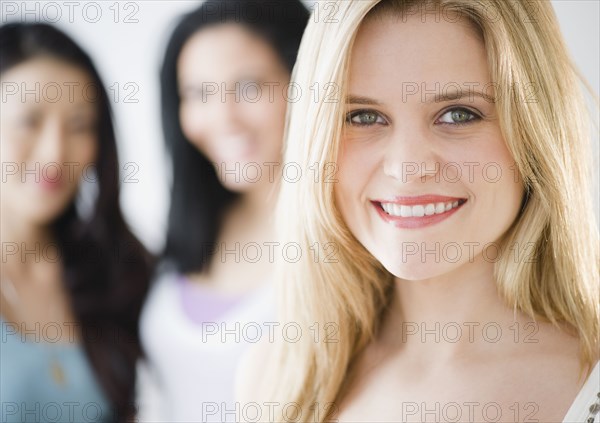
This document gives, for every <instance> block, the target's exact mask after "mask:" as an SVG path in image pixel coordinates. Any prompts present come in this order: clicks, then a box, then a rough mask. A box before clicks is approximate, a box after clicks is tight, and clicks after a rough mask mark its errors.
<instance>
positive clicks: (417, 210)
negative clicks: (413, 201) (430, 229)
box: [412, 205, 425, 217]
mask: <svg viewBox="0 0 600 423" xmlns="http://www.w3.org/2000/svg"><path fill="white" fill-rule="evenodd" d="M412 214H413V216H414V217H423V216H425V207H423V206H421V205H418V206H413V208H412Z"/></svg>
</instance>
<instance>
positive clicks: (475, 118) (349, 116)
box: [345, 107, 482, 127]
mask: <svg viewBox="0 0 600 423" xmlns="http://www.w3.org/2000/svg"><path fill="white" fill-rule="evenodd" d="M452 112H466V113H467V114H469V115H470V116H471V117H470V118H469V119H468V120H467V121H465V122H455V123H449V122H439V120H440V119H441V118H442V117H443V116H445V115H446V114H448V113H452ZM365 113H373V114H375V115H377V120H379V118H383V116H382V115H381V113H379V112H376V111H375V110H370V109H361V110H354V111H352V112H349V113H347V114H346V121H345V122H346V124H349V125H352V126H358V127H366V126H372V125H375V124H380V125H381V123H378V122H375V123H356V122H352V119H353V118H355V117H356V116H359V115H361V114H365ZM383 119H384V120H385V118H383ZM481 119H482V117H481V115H479V114H478V113H476V112H474V111H472V110H470V109H467V108H465V107H452V108H450V109H446V110H444V111H443V112H442V113H441V114H440V116H439V117H438V118H437V119H436V121H435V123H437V124H438V125H449V126H464V125H470V124H472V123H474V122H477V121H479V120H481ZM386 123H387V122H386Z"/></svg>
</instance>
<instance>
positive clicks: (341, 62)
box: [238, 0, 600, 422]
mask: <svg viewBox="0 0 600 423" xmlns="http://www.w3.org/2000/svg"><path fill="white" fill-rule="evenodd" d="M330 5H331V7H330V8H329V10H328V13H327V16H325V14H324V13H322V12H323V8H321V9H317V12H321V16H320V17H317V16H316V15H313V18H315V19H312V20H311V23H310V25H309V26H308V29H307V32H306V33H305V37H304V38H303V41H302V45H301V49H300V55H299V61H298V64H297V66H296V68H295V71H294V72H295V73H294V80H295V81H296V83H297V84H299V86H301V87H302V86H306V87H312V86H315V84H321V86H323V85H324V84H327V83H333V84H334V85H333V86H334V87H336V88H338V89H339V91H338V92H337V93H336V94H337V96H338V100H339V101H328V100H329V99H327V98H325V97H322V98H320V99H317V100H318V101H315V98H314V97H312V96H311V97H303V98H302V99H301V100H300V101H298V102H297V103H295V104H293V105H292V107H291V110H289V122H288V127H287V129H286V131H287V147H286V148H287V150H286V160H287V161H288V162H296V163H298V164H300V165H301V166H302V167H303V168H305V169H306V168H309V167H310V166H314V163H319V164H320V167H321V169H322V170H323V171H324V172H323V173H322V174H321V175H320V176H322V177H321V178H317V179H315V178H312V177H311V178H303V179H302V180H301V181H298V182H295V183H285V182H284V183H283V187H282V191H281V194H280V199H279V201H280V202H279V207H280V208H279V210H278V211H279V218H280V230H281V234H282V237H283V241H287V242H292V241H294V242H299V243H301V245H302V247H303V248H304V249H305V251H309V249H311V247H312V246H314V245H315V243H320V244H325V243H328V242H329V243H333V245H334V246H335V248H336V254H335V260H330V261H329V262H324V260H322V259H320V260H314V257H313V256H312V255H310V254H305V255H303V257H302V259H301V260H300V261H298V262H297V263H286V264H285V267H283V268H281V269H280V270H281V273H280V274H279V277H278V278H276V280H279V281H280V282H281V284H280V289H281V297H280V298H281V301H280V305H281V317H282V323H283V322H293V323H294V324H295V325H299V326H300V327H301V328H302V329H303V332H302V333H303V334H304V336H302V337H301V338H300V339H299V340H298V339H294V341H295V342H289V339H288V338H285V337H282V338H281V339H279V340H275V341H274V342H265V343H263V344H262V345H261V347H259V348H256V349H255V350H254V352H253V353H252V354H251V355H250V356H248V357H247V360H246V363H245V366H244V367H243V369H242V372H241V374H240V376H239V379H238V380H239V385H238V387H239V391H238V393H239V398H240V399H241V401H242V405H248V404H258V405H260V406H261V408H260V411H261V418H262V419H263V420H275V421H301V422H308V421H318V422H321V421H328V420H330V419H332V418H336V419H338V421H353V422H358V421H361V422H365V421H370V422H373V421H377V422H384V421H394V422H398V421H411V422H423V421H461V422H463V421H477V422H482V421H502V422H508V421H540V422H561V421H564V422H575V421H576V422H583V421H585V422H592V421H598V414H597V413H598V409H600V404H598V401H599V400H600V398H599V397H598V395H600V394H599V391H600V387H599V386H598V385H599V380H600V375H599V366H598V355H599V351H598V333H599V324H598V323H599V310H598V304H599V298H598V291H599V283H598V282H599V266H598V265H599V252H598V230H597V227H596V226H595V218H594V213H593V207H592V201H591V184H590V182H591V180H590V177H591V174H590V173H589V170H590V169H589V163H588V159H589V157H590V153H589V151H588V148H589V144H590V137H589V132H590V126H589V122H588V120H587V119H586V116H588V113H587V110H586V107H585V103H584V99H583V95H582V93H581V92H580V83H581V79H580V78H579V74H578V72H577V71H576V70H575V69H574V66H573V64H572V63H571V61H570V59H569V56H568V54H567V50H566V47H565V44H564V42H563V39H562V37H561V36H560V31H559V28H558V24H557V21H556V17H555V15H554V12H553V10H552V6H551V4H550V2H531V1H517V0H489V1H473V0H464V1H462V0H450V1H443V0H442V1H400V0H396V1H393V0H387V1H385V0H384V1H377V0H361V1H349V0H344V1H338V2H331V3H330ZM317 12H314V13H315V14H316V13H317ZM333 52H335V54H334V53H333ZM332 163H334V164H335V170H336V172H335V178H334V180H333V181H332V179H331V178H326V177H324V176H325V173H326V172H325V170H326V169H327V168H328V166H330V165H331V164H332ZM311 176H312V175H311ZM328 182H333V183H328ZM332 324H333V325H334V326H333V329H332ZM316 329H320V336H319V337H315V336H314V335H315V333H317V330H316ZM309 335H310V336H309ZM263 362H264V363H269V365H268V367H267V369H266V370H264V369H263V367H262V366H260V365H259V364H260V363H263ZM259 371H260V373H259ZM272 403H276V404H277V407H275V408H271V404H272ZM273 410H274V411H273ZM254 415H255V414H252V416H250V413H249V411H248V416H247V417H248V418H249V419H252V418H254ZM594 418H595V419H596V420H594Z"/></svg>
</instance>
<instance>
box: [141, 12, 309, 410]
mask: <svg viewBox="0 0 600 423" xmlns="http://www.w3.org/2000/svg"><path fill="white" fill-rule="evenodd" d="M308 17H309V13H308V11H307V9H306V8H305V7H304V6H303V4H302V3H301V2H300V1H299V0H293V1H284V2H273V1H239V0H238V1H229V0H227V1H207V2H204V3H203V4H202V6H200V7H199V8H198V9H196V10H194V11H193V12H191V13H189V14H187V15H185V16H184V17H183V18H182V19H181V21H180V22H179V23H178V25H177V27H176V28H175V30H174V32H173V34H172V35H171V38H170V41H169V43H168V47H167V50H166V54H165V58H164V61H163V65H162V70H161V75H160V77H161V90H162V102H161V105H162V120H163V129H164V136H165V140H166V143H167V146H168V149H169V151H170V154H171V158H172V162H173V166H172V168H173V176H172V196H171V209H170V214H169V223H168V231H167V242H166V248H165V251H164V259H165V260H164V267H163V269H162V270H163V271H162V272H161V274H160V276H159V277H158V278H157V281H156V284H155V287H154V288H153V291H152V294H151V295H150V297H149V300H148V303H147V305H146V306H145V309H144V313H143V315H142V329H141V331H142V339H143V344H144V347H145V349H146V352H147V354H148V357H149V360H150V369H151V372H150V374H153V376H154V377H155V379H156V380H157V382H158V386H160V388H161V391H162V395H161V401H160V402H161V403H163V404H161V405H163V409H162V410H158V411H156V410H154V412H155V413H156V412H158V413H162V414H161V417H162V418H165V419H167V420H170V421H190V420H193V421H212V420H213V419H214V420H215V421H222V420H224V419H225V418H226V416H225V414H227V413H229V415H230V417H231V413H233V412H235V411H233V410H234V405H233V403H232V402H233V389H234V388H233V384H234V374H235V370H236V367H237V365H238V361H239V358H240V357H241V355H242V353H243V352H244V350H245V348H246V346H247V344H248V343H249V342H248V338H249V337H254V335H255V331H251V332H252V334H251V335H248V336H244V334H243V333H242V331H243V330H244V328H246V329H247V328H249V326H247V324H249V323H250V324H251V325H255V326H256V325H258V326H260V324H261V323H262V322H265V321H266V319H268V317H269V316H271V314H270V310H271V307H270V303H269V298H270V290H271V283H270V282H271V273H272V267H273V260H274V258H273V256H274V255H275V254H279V255H281V254H282V251H281V248H282V247H281V246H277V245H276V241H275V238H274V233H273V224H272V209H273V205H274V202H275V199H276V191H277V185H278V184H277V181H278V179H279V177H278V176H277V175H281V167H280V165H279V162H280V160H281V155H282V149H283V132H284V124H285V114H286V102H287V91H286V90H287V88H288V86H289V81H290V75H291V72H292V69H293V67H294V63H295V60H296V54H297V51H298V48H299V45H300V40H301V38H302V34H303V31H304V28H305V26H306V24H307V22H308ZM278 247H279V250H278V249H277V248H278ZM262 329H265V330H266V327H264V326H263V327H262ZM147 386H148V384H147V383H140V387H141V388H144V387H147ZM145 392H146V393H141V394H140V395H141V397H140V398H141V399H140V401H141V411H142V413H141V414H140V416H142V417H141V418H142V419H145V418H146V417H147V416H149V415H152V412H149V411H148V410H149V407H146V406H150V405H152V404H153V403H154V401H152V400H150V399H149V396H148V395H149V394H148V393H147V392H149V390H146V391H145ZM154 405H156V404H154ZM165 407H168V408H165ZM145 410H146V411H148V413H150V414H148V413H146V412H145ZM154 416H157V414H154V415H153V417H154ZM154 418H156V417H154Z"/></svg>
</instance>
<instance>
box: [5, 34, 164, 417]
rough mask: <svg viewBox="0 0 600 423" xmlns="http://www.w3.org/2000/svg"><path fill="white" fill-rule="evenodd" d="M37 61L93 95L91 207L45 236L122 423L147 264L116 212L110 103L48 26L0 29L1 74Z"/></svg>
mask: <svg viewBox="0 0 600 423" xmlns="http://www.w3.org/2000/svg"><path fill="white" fill-rule="evenodd" d="M39 56H51V57H55V58H57V59H59V60H63V61H65V62H67V63H69V64H72V65H74V66H76V67H79V68H80V69H83V70H85V71H86V72H87V73H88V74H89V77H90V78H91V80H92V82H93V84H94V86H95V87H96V88H97V90H98V93H99V95H98V97H97V102H96V104H97V107H98V114H99V120H98V128H97V131H98V157H97V160H96V163H95V165H96V172H97V180H96V183H97V184H98V197H97V201H96V203H95V205H94V208H93V210H92V213H91V215H90V216H89V217H87V218H85V219H84V218H82V217H81V216H79V214H78V212H77V209H76V205H75V201H73V202H72V203H71V204H70V205H69V206H68V207H67V209H66V211H65V212H64V213H62V215H61V216H59V217H58V218H57V219H56V220H55V221H54V222H53V223H52V229H53V231H54V234H55V237H56V239H57V243H58V245H59V248H60V251H61V258H62V264H63V272H64V273H63V275H64V282H65V285H66V288H67V292H68V294H69V296H70V301H71V306H72V308H73V312H74V314H75V317H76V318H77V320H78V324H79V325H80V327H81V329H82V334H83V337H82V338H83V339H82V342H83V346H84V349H85V351H86V354H87V356H88V357H89V359H90V362H91V364H92V367H93V369H94V371H95V375H96V377H97V379H98V381H99V383H100V385H101V386H102V388H103V390H104V392H105V394H106V395H107V397H108V399H109V400H110V401H111V403H112V406H113V412H114V418H115V420H117V421H121V420H125V419H128V418H130V417H131V416H133V414H134V400H135V397H134V388H135V376H136V372H135V365H136V361H137V359H138V358H139V357H140V356H141V351H142V350H141V347H140V340H139V333H138V318H139V314H140V311H141V308H142V304H143V300H144V297H145V295H146V293H147V290H148V286H149V280H150V277H151V274H152V273H151V272H152V268H153V262H154V259H153V258H152V257H151V255H150V254H149V253H148V252H147V250H146V249H145V248H144V247H143V245H142V244H141V243H140V242H139V241H138V240H137V239H136V237H135V236H134V235H133V234H132V233H131V231H130V230H129V228H128V227H127V224H126V223H125V220H124V218H123V215H122V214H121V210H120V208H119V177H118V174H119V173H118V160H117V149H116V140H115V133H114V128H113V123H112V117H111V109H110V104H109V102H108V98H109V97H108V96H107V95H106V91H105V89H104V85H103V84H102V81H101V79H100V76H99V75H98V73H97V71H96V69H95V67H94V65H93V63H92V61H91V59H90V58H89V57H88V55H87V54H86V53H85V52H84V51H83V50H82V49H81V48H80V47H79V46H78V45H77V44H75V43H74V42H73V40H71V39H70V38H69V37H68V36H67V35H65V34H64V33H62V32H61V31H59V30H58V29H56V28H54V27H52V26H50V25H47V24H24V23H11V24H7V25H4V26H2V27H0V74H1V73H4V72H5V71H7V70H8V69H10V68H11V67H13V66H16V65H18V64H20V63H22V62H25V61H27V60H30V59H32V58H35V57H39ZM86 331H87V334H88V335H89V336H86Z"/></svg>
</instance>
